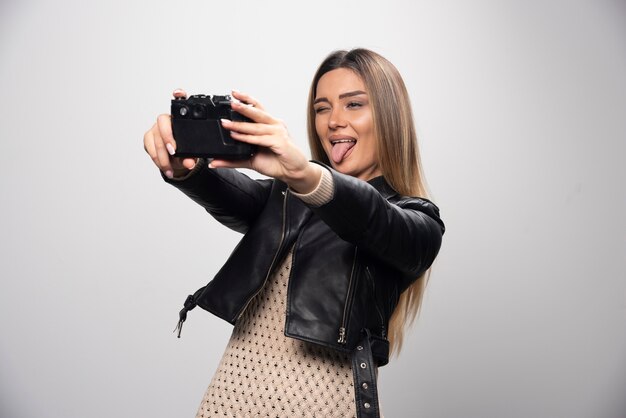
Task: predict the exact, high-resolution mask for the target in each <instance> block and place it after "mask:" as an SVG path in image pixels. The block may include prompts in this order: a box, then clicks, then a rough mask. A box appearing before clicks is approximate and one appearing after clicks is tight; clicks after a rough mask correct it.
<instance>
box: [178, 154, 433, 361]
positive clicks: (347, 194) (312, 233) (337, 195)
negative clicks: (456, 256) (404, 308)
mask: <svg viewBox="0 0 626 418" xmlns="http://www.w3.org/2000/svg"><path fill="white" fill-rule="evenodd" d="M199 164H200V165H201V168H200V169H198V170H197V171H196V172H195V173H193V174H192V175H190V176H189V177H188V178H186V179H185V180H182V181H168V182H169V183H171V184H173V185H174V186H175V187H177V188H178V189H180V190H181V191H182V192H184V193H185V194H186V195H188V196H189V197H190V198H191V199H193V200H194V201H196V202H197V203H199V204H200V205H201V206H203V207H204V208H205V209H206V210H207V211H208V212H209V213H210V214H211V215H212V216H214V217H215V218H216V219H217V220H218V221H219V222H221V223H222V224H224V225H226V226H228V227H230V228H232V229H234V230H235V231H239V232H242V233H244V234H245V235H244V237H243V238H242V240H241V242H240V243H239V244H238V246H237V247H236V248H235V250H234V251H233V253H232V254H231V256H230V258H229V259H228V260H227V261H226V263H225V264H224V266H223V267H222V268H221V269H220V271H219V272H218V273H217V275H216V276H215V278H214V279H213V280H212V281H211V282H210V283H209V284H207V285H206V286H205V287H203V288H201V289H199V290H198V291H197V292H196V293H195V294H194V295H193V296H190V297H189V298H188V300H187V302H186V304H185V309H183V311H181V320H184V319H185V318H184V317H186V312H187V310H189V309H192V308H193V307H194V306H195V305H196V304H197V305H198V306H200V307H202V308H203V309H205V310H207V311H209V312H211V313H213V314H215V315H217V316H218V317H220V318H222V319H224V320H226V321H228V322H230V323H232V324H234V323H235V322H236V321H237V319H238V318H239V317H240V316H241V314H242V313H243V311H244V310H245V308H246V307H247V305H248V304H249V303H250V301H251V300H252V299H253V297H254V296H255V295H256V294H257V293H258V292H259V291H260V289H261V288H262V287H263V285H264V284H265V282H266V281H267V279H268V277H269V275H270V274H271V272H272V270H273V269H274V268H276V267H277V266H278V264H279V263H280V261H281V260H282V259H283V257H284V256H285V255H286V253H287V251H289V249H290V248H291V247H292V246H294V245H295V247H294V253H293V265H292V268H291V276H290V278H289V287H288V293H287V298H288V301H287V317H286V322H285V335H287V336H289V337H293V338H297V339H300V340H304V341H310V342H313V343H316V344H321V345H324V346H328V347H332V348H334V349H337V350H341V351H344V352H350V351H352V350H353V349H354V348H355V346H356V345H357V343H358V342H359V340H360V339H361V337H362V332H363V330H364V329H368V330H369V332H368V334H371V336H372V337H371V339H372V340H373V344H372V351H373V356H374V359H375V361H376V362H377V364H378V365H379V366H382V365H384V364H386V363H387V361H388V359H387V357H388V343H387V335H386V332H387V326H388V322H389V318H390V317H391V314H392V312H393V310H394V308H395V306H396V304H397V302H398V297H399V295H400V293H401V292H402V291H403V290H405V289H406V288H407V287H408V286H409V285H410V284H411V283H412V282H413V281H414V280H415V279H416V278H417V277H418V276H420V275H421V274H422V273H423V272H424V271H425V270H426V269H428V268H429V267H430V265H431V264H432V262H433V261H434V259H435V256H436V255H437V253H438V251H439V248H440V245H441V237H442V235H443V233H444V225H443V223H442V221H441V220H440V218H439V210H438V208H437V207H436V206H435V205H434V204H433V203H431V202H430V201H428V200H425V199H419V198H411V197H405V196H400V195H398V194H397V193H396V192H395V191H394V190H393V189H392V188H391V187H390V186H389V185H388V184H387V183H386V182H385V180H384V179H383V177H377V178H375V179H372V180H370V181H369V182H364V181H361V180H358V179H356V178H354V177H351V176H348V175H344V174H341V173H338V172H337V171H334V170H331V174H332V177H333V182H334V194H333V197H332V199H331V200H330V201H329V202H328V203H326V204H324V205H322V206H321V207H309V206H307V205H306V204H305V203H303V202H302V200H300V199H299V198H297V197H296V196H294V195H293V194H292V193H291V192H290V191H289V190H288V188H287V185H286V184H285V183H283V182H281V181H278V180H271V179H270V180H252V179H250V178H249V177H247V176H246V175H244V174H242V173H240V172H238V171H236V170H231V169H208V168H206V164H205V163H204V162H203V161H201V162H199ZM166 181H167V179H166ZM180 325H181V326H182V322H181V324H180Z"/></svg>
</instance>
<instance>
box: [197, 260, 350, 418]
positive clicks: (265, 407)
mask: <svg viewBox="0 0 626 418" xmlns="http://www.w3.org/2000/svg"><path fill="white" fill-rule="evenodd" d="M291 255H292V254H291V252H290V253H289V254H288V255H287V256H286V257H285V260H284V261H283V263H282V265H281V266H280V268H278V269H277V270H275V273H274V274H273V275H272V276H271V277H270V278H269V279H268V281H267V283H266V284H265V287H264V288H263V289H262V290H261V291H260V292H259V294H258V295H257V296H256V297H255V298H254V299H253V300H252V302H251V303H250V304H249V305H248V307H247V308H246V310H245V312H244V314H243V315H242V317H241V318H240V319H239V320H238V321H237V324H236V325H235V328H234V330H233V334H232V336H231V339H230V341H229V343H228V346H227V347H226V351H225V352H224V355H223V357H222V360H221V362H220V364H219V366H218V369H217V371H216V373H215V375H214V376H213V379H212V381H211V383H210V385H209V388H208V389H207V391H206V393H205V395H204V398H203V400H202V403H201V405H200V408H199V410H198V414H197V415H196V418H199V417H203V418H208V417H355V416H356V412H355V404H354V383H353V380H352V370H351V365H350V358H349V356H348V355H347V354H345V353H340V352H337V351H335V350H332V349H328V348H325V347H321V346H318V345H315V344H312V343H307V342H303V341H300V340H296V339H293V338H288V337H285V335H284V326H285V306H286V299H287V284H288V280H289V271H290V268H291V258H292V257H291Z"/></svg>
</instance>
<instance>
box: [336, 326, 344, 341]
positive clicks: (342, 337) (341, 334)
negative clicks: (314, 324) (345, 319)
mask: <svg viewBox="0 0 626 418" xmlns="http://www.w3.org/2000/svg"><path fill="white" fill-rule="evenodd" d="M337 342H338V343H339V344H345V343H346V329H345V328H344V327H340V328H339V339H338V340H337Z"/></svg>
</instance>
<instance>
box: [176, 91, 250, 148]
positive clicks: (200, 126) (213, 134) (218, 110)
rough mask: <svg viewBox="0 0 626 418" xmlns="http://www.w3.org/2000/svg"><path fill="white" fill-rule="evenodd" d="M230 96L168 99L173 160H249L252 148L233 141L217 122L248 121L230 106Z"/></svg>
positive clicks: (248, 120)
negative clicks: (196, 158)
mask: <svg viewBox="0 0 626 418" xmlns="http://www.w3.org/2000/svg"><path fill="white" fill-rule="evenodd" d="M230 103H231V97H230V96H228V95H226V96H217V95H214V96H209V95H204V94H197V95H194V96H190V97H189V98H188V99H184V98H177V99H174V100H172V130H173V133H174V139H175V140H176V154H175V156H177V157H205V158H222V159H230V160H243V159H247V158H250V156H251V155H253V154H254V153H255V152H256V146H254V145H250V144H246V143H245V142H241V141H237V140H234V139H232V138H231V137H230V131H229V130H228V129H224V128H223V127H222V124H221V123H220V119H230V120H232V121H244V122H252V121H251V120H250V119H248V118H246V117H245V116H243V115H241V114H239V113H237V112H235V111H233V110H232V108H231V107H230Z"/></svg>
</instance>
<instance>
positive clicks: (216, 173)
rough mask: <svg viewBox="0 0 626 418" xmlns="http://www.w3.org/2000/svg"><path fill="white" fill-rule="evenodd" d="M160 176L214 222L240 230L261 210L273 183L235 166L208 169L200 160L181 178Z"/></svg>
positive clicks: (248, 225)
mask: <svg viewBox="0 0 626 418" xmlns="http://www.w3.org/2000/svg"><path fill="white" fill-rule="evenodd" d="M162 177H163V179H164V180H165V181H166V182H167V183H169V184H171V185H173V186H174V187H176V188H177V189H178V190H180V191H181V192H183V193H184V194H186V195H187V196H189V197H190V198H191V200H193V201H194V202H196V203H198V204H199V205H200V206H202V207H203V208H204V209H206V211H207V212H209V213H210V214H211V215H212V216H213V217H214V218H215V219H216V220H217V221H219V222H220V223H222V224H223V225H225V226H227V227H229V228H231V229H233V230H235V231H237V232H241V233H246V232H247V231H248V229H249V228H250V226H251V225H252V223H253V222H254V221H255V220H256V219H257V217H258V216H259V214H260V213H261V211H262V210H263V207H264V206H265V203H266V202H267V199H268V197H269V195H270V190H271V186H272V180H253V179H251V178H250V177H248V176H246V175H245V174H243V173H241V172H239V171H237V170H235V169H229V168H217V169H210V168H208V167H207V163H206V161H205V160H203V159H200V160H198V163H197V165H196V168H195V169H194V170H193V171H192V172H191V173H190V174H189V175H187V176H186V177H184V178H182V179H168V178H167V177H165V176H163V175H162Z"/></svg>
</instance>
